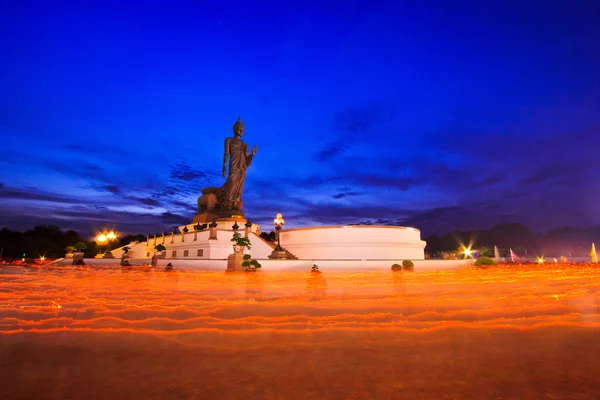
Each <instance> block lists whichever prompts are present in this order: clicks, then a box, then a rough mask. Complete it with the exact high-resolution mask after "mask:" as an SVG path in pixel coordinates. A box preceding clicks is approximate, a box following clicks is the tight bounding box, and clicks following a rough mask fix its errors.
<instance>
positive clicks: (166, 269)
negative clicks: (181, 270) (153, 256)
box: [165, 263, 173, 271]
mask: <svg viewBox="0 0 600 400" xmlns="http://www.w3.org/2000/svg"><path fill="white" fill-rule="evenodd" d="M172 270H173V264H171V263H168V264H167V266H166V267H165V271H172Z"/></svg>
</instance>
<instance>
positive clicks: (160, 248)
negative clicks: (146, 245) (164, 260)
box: [154, 243, 167, 251]
mask: <svg viewBox="0 0 600 400" xmlns="http://www.w3.org/2000/svg"><path fill="white" fill-rule="evenodd" d="M166 249H167V248H166V247H165V246H163V245H162V243H159V244H157V245H156V246H154V250H156V251H165V250H166Z"/></svg>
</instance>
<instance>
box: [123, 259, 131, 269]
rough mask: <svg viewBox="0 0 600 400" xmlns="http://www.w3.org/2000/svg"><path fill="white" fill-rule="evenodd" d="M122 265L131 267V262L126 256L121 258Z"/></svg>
mask: <svg viewBox="0 0 600 400" xmlns="http://www.w3.org/2000/svg"><path fill="white" fill-rule="evenodd" d="M121 267H131V264H130V263H129V261H128V260H127V259H126V258H124V259H123V260H121Z"/></svg>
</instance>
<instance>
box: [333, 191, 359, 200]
mask: <svg viewBox="0 0 600 400" xmlns="http://www.w3.org/2000/svg"><path fill="white" fill-rule="evenodd" d="M363 193H364V192H342V193H338V194H334V195H333V196H331V197H333V198H334V199H342V198H344V197H347V196H360V195H361V194H363Z"/></svg>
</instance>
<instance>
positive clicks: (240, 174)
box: [218, 117, 258, 211]
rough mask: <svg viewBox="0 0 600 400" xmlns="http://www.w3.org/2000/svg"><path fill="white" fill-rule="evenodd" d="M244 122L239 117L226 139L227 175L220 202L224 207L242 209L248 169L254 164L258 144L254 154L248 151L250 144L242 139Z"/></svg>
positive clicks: (224, 170)
mask: <svg viewBox="0 0 600 400" xmlns="http://www.w3.org/2000/svg"><path fill="white" fill-rule="evenodd" d="M243 135H244V124H242V120H241V118H240V117H238V120H237V122H236V123H235V124H234V125H233V137H232V138H231V137H229V138H227V139H225V155H224V157H223V178H225V177H227V180H226V181H225V184H224V185H223V186H222V187H221V190H220V191H219V196H218V203H219V204H220V205H221V207H222V208H223V209H227V210H233V211H241V210H242V202H241V201H242V192H243V190H244V181H245V180H246V170H247V169H248V167H249V166H250V164H252V159H253V158H254V156H255V155H256V151H257V150H258V146H254V148H253V149H252V154H249V153H248V145H247V144H246V143H245V142H244V141H243V140H242V136H243ZM227 159H229V175H227Z"/></svg>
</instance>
